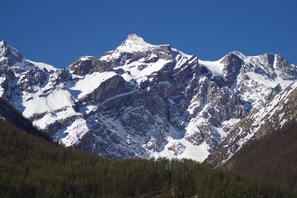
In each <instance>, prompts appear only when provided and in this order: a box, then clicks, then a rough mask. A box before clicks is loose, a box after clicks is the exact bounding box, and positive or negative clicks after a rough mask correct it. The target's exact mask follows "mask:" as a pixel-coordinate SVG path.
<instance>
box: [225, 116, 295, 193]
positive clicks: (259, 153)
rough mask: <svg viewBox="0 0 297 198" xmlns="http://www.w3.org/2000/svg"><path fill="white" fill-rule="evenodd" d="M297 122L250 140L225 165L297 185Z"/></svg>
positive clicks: (293, 185) (235, 169)
mask: <svg viewBox="0 0 297 198" xmlns="http://www.w3.org/2000/svg"><path fill="white" fill-rule="evenodd" d="M296 142H297V122H296V121H295V120H293V121H291V122H290V123H288V124H287V125H286V126H285V127H284V128H282V129H281V130H278V131H276V132H274V133H271V134H269V135H266V136H264V137H262V138H260V139H258V140H255V141H252V142H250V143H249V144H248V145H246V146H245V147H243V148H242V149H241V150H240V151H239V152H238V153H236V154H235V156H234V157H233V158H231V159H230V160H229V161H228V162H227V163H226V164H225V165H224V166H225V167H227V168H228V169H231V170H234V171H237V172H239V173H242V174H246V175H252V176H254V177H258V178H259V177H261V178H266V179H272V180H275V181H278V182H280V183H283V184H287V185H288V186H290V187H292V188H295V189H297V168H296V167H297V144H296Z"/></svg>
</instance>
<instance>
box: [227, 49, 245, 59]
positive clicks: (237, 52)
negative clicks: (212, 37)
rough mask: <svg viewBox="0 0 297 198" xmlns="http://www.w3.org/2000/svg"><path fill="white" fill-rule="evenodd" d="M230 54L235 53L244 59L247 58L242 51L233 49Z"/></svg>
mask: <svg viewBox="0 0 297 198" xmlns="http://www.w3.org/2000/svg"><path fill="white" fill-rule="evenodd" d="M230 54H234V55H236V56H238V57H239V58H240V59H242V60H244V59H245V58H246V55H244V54H243V53H241V52H240V51H232V52H230Z"/></svg>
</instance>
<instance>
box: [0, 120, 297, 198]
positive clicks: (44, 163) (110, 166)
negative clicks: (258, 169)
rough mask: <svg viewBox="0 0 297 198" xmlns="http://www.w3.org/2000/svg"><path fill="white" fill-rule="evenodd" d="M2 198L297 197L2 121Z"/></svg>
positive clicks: (191, 165) (271, 186)
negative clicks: (98, 151)
mask: <svg viewBox="0 0 297 198" xmlns="http://www.w3.org/2000/svg"><path fill="white" fill-rule="evenodd" d="M0 197H1V198H3V197H13V198H15V197H30V198H32V197H297V195H296V194H294V192H293V191H292V190H290V189H288V188H286V187H284V186H280V185H279V184H276V183H272V182H267V181H262V180H258V179H249V178H247V177H243V176H240V175H237V174H233V173H231V172H229V171H226V170H215V169H213V168H211V167H210V166H208V165H205V164H199V163H197V162H194V161H191V160H182V161H177V160H172V161H170V160H167V159H158V160H153V159H152V160H141V159H129V160H109V159H104V158H100V157H96V156H93V155H89V154H84V153H81V152H79V151H75V150H73V149H71V148H63V147H62V146H58V145H55V144H53V143H50V142H47V141H44V140H41V139H38V138H37V137H34V136H32V135H30V134H28V133H25V132H23V131H22V130H20V129H18V128H16V127H14V126H12V125H11V124H9V123H8V122H5V121H2V120H0Z"/></svg>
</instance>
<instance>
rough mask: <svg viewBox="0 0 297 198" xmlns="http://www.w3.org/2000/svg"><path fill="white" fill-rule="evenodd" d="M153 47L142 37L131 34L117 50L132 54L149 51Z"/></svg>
mask: <svg viewBox="0 0 297 198" xmlns="http://www.w3.org/2000/svg"><path fill="white" fill-rule="evenodd" d="M152 47H154V45H152V44H149V43H147V42H145V41H144V39H143V38H141V37H140V36H138V35H136V34H129V35H128V37H127V39H126V40H125V41H124V42H122V44H121V45H120V46H119V47H118V48H117V50H120V51H125V52H129V53H132V52H138V51H147V50H148V49H149V48H152Z"/></svg>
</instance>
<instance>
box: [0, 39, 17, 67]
mask: <svg viewBox="0 0 297 198" xmlns="http://www.w3.org/2000/svg"><path fill="white" fill-rule="evenodd" d="M22 60H23V56H22V55H21V54H20V53H19V52H18V50H16V49H14V48H13V47H11V46H9V45H8V44H7V43H6V42H5V41H0V61H1V62H2V63H0V65H13V64H14V63H16V62H21V61H22ZM3 61H4V62H3Z"/></svg>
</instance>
